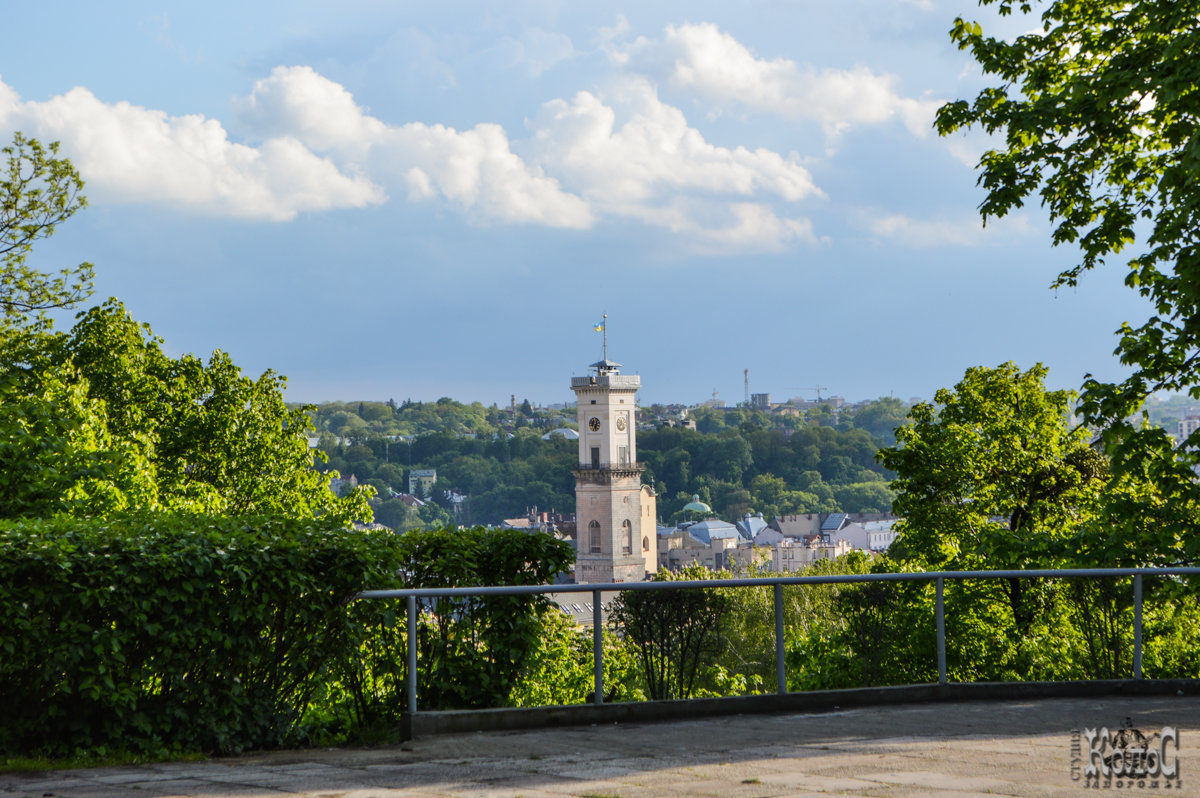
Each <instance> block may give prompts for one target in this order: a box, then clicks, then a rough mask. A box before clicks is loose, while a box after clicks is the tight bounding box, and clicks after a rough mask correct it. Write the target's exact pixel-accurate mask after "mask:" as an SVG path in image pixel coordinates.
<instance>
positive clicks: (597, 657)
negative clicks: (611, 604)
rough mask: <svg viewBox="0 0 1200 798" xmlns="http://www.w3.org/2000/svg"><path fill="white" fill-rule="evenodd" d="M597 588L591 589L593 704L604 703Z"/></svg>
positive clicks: (601, 644)
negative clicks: (594, 690) (594, 691)
mask: <svg viewBox="0 0 1200 798" xmlns="http://www.w3.org/2000/svg"><path fill="white" fill-rule="evenodd" d="M601 606H602V604H601V597H600V591H599V590H593V591H592V672H593V674H594V676H595V682H596V683H595V689H596V693H595V697H594V698H593V699H592V703H594V704H603V703H604V616H603V614H602V613H601Z"/></svg>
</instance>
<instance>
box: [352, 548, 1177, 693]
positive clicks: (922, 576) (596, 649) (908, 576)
mask: <svg viewBox="0 0 1200 798" xmlns="http://www.w3.org/2000/svg"><path fill="white" fill-rule="evenodd" d="M1128 576H1132V577H1133V678H1134V679H1141V678H1142V579H1143V577H1147V576H1151V577H1158V576H1200V568H1196V567H1179V568H1075V569H1070V568H1050V569H1039V570H1027V571H930V572H921V573H887V574H837V575H833V574H830V575H821V576H777V577H749V578H745V579H701V580H693V581H666V582H613V583H603V584H585V585H574V584H572V585H511V586H504V587H442V588H406V589H402V590H364V591H362V592H361V593H359V594H358V595H357V596H356V597H355V598H357V599H389V598H403V599H406V600H407V616H408V617H407V633H406V645H407V654H408V669H407V671H408V672H407V691H408V711H409V713H411V714H416V713H417V614H418V607H417V599H421V598H442V597H469V596H526V595H535V594H543V593H591V594H592V661H593V674H594V676H593V678H594V681H595V690H594V693H593V696H594V698H593V701H594V702H595V703H597V704H600V703H603V701H604V646H603V632H604V623H603V602H602V595H603V594H604V593H613V592H625V591H631V590H683V589H687V588H702V589H703V588H721V587H734V588H744V587H771V588H773V591H774V614H775V679H776V690H777V691H778V693H779V694H780V695H784V694H786V693H787V692H788V689H787V673H786V668H785V665H784V653H785V651H784V623H783V588H784V587H786V586H791V585H830V584H855V583H862V582H934V583H935V605H934V606H935V619H936V625H937V667H938V683H939V684H946V683H947V679H946V616H945V602H944V589H945V583H946V581H947V580H958V581H961V580H970V579H978V580H987V579H1043V578H1063V577H1087V578H1096V577H1128Z"/></svg>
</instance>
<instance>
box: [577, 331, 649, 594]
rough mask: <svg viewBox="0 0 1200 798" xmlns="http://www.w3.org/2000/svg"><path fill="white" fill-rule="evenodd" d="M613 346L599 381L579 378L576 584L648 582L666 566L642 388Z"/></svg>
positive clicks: (598, 368) (594, 376)
mask: <svg viewBox="0 0 1200 798" xmlns="http://www.w3.org/2000/svg"><path fill="white" fill-rule="evenodd" d="M605 337H606V339H607V330H605ZM605 344H606V345H605V351H604V359H603V360H601V361H600V362H598V363H593V364H592V365H591V366H590V367H589V368H590V369H591V372H592V373H590V374H589V375H588V376H586V377H572V378H571V390H572V391H574V392H575V397H576V402H577V406H578V421H579V465H578V466H577V467H576V468H575V469H574V473H575V529H576V533H575V581H576V582H579V583H584V582H640V581H641V580H643V579H644V578H645V576H646V573H647V572H651V573H652V572H654V571H655V570H656V568H657V559H658V528H657V524H658V518H657V515H658V512H657V510H658V508H657V504H658V502H657V500H656V497H655V495H654V491H653V490H651V489H650V488H649V487H646V486H643V485H642V465H641V463H639V462H638V459H637V433H636V431H635V428H636V426H637V418H636V405H635V404H634V402H635V397H636V395H637V391H638V389H639V388H640V387H641V384H642V382H641V378H640V377H638V376H637V375H632V376H630V375H624V374H621V371H620V368H621V364H620V363H613V362H612V361H610V360H609V359H608V346H607V340H606V342H605Z"/></svg>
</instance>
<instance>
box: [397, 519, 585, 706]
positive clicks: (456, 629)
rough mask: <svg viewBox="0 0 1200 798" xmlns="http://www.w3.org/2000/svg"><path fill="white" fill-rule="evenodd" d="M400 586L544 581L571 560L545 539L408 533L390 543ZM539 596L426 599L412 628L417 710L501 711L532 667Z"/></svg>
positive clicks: (470, 532)
mask: <svg viewBox="0 0 1200 798" xmlns="http://www.w3.org/2000/svg"><path fill="white" fill-rule="evenodd" d="M397 546H398V549H399V553H400V558H401V563H402V565H401V568H400V571H399V575H400V578H401V580H402V582H403V584H404V585H405V586H406V587H480V586H491V585H541V584H547V583H552V582H553V581H554V579H555V578H556V577H557V576H558V575H559V574H562V573H564V572H565V571H566V570H567V568H568V567H569V566H570V563H571V561H572V560H573V559H574V551H573V550H572V548H571V547H570V545H569V544H567V543H565V542H563V541H561V540H558V539H557V538H555V537H553V536H552V535H547V534H542V533H532V534H531V533H528V532H525V531H521V530H512V529H507V530H506V529H485V528H483V527H474V528H471V529H460V530H450V529H442V530H425V531H413V532H409V533H406V534H405V535H402V536H401V537H400V538H399V539H398V544H397ZM554 611H556V610H552V608H551V607H550V604H549V602H548V601H547V599H546V598H545V596H538V595H535V596H488V597H478V596H472V597H466V598H457V597H446V598H435V599H431V600H429V602H428V604H427V605H426V607H425V611H424V612H422V622H421V627H420V630H419V638H418V640H419V643H418V645H419V661H420V663H421V672H420V673H419V674H418V694H419V696H420V700H421V702H422V706H424V707H438V708H466V707H494V706H505V705H508V704H510V703H512V702H513V700H514V698H513V692H514V690H515V689H516V688H517V686H518V684H519V683H520V682H521V681H522V677H523V676H524V675H525V674H526V673H528V672H529V671H530V670H531V669H534V668H535V667H536V665H537V662H538V654H537V652H538V647H539V643H540V641H541V640H542V637H543V633H544V631H545V628H546V627H545V616H546V614H547V613H550V612H554Z"/></svg>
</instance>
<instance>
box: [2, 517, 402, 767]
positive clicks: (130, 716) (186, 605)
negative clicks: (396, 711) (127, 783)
mask: <svg viewBox="0 0 1200 798" xmlns="http://www.w3.org/2000/svg"><path fill="white" fill-rule="evenodd" d="M396 543H397V538H396V537H395V536H394V535H392V534H390V533H376V532H357V531H351V530H346V529H343V528H341V527H339V526H337V525H334V524H330V523H323V522H320V521H299V520H289V519H281V518H238V519H226V518H196V517H194V516H191V517H164V516H153V517H149V516H148V517H132V518H126V519H116V520H114V519H107V520H103V521H80V520H77V519H62V520H46V521H22V522H6V523H0V607H2V610H0V613H2V614H0V619H2V620H0V707H3V713H4V715H3V720H2V721H0V749H2V750H3V751H5V752H11V753H27V752H37V753H50V754H68V753H71V752H73V751H77V750H97V749H104V748H105V747H111V748H120V749H123V750H140V751H162V750H165V749H176V750H204V751H220V752H229V751H237V750H241V749H244V748H250V747H255V748H257V747H270V746H276V745H280V744H283V743H286V742H289V741H295V739H296V734H297V725H298V723H299V721H300V719H301V716H302V715H303V713H304V712H305V710H306V708H307V707H308V704H309V700H310V698H311V696H312V695H313V693H314V691H316V690H319V689H321V688H322V685H323V680H324V679H325V678H326V674H327V670H328V669H329V667H330V666H331V665H332V664H334V663H344V662H346V661H349V660H351V659H352V657H353V655H354V654H355V652H357V651H358V650H359V648H360V646H361V645H362V642H363V641H362V639H361V638H362V635H363V632H362V631H361V628H360V627H359V626H358V625H357V624H351V623H350V621H349V619H348V613H347V612H346V604H347V601H348V599H349V598H350V597H351V596H352V595H353V594H354V593H356V592H357V591H359V590H361V589H362V588H363V587H364V586H370V587H391V586H398V580H397V577H396V576H395V574H396V572H397V569H398V567H399V562H398V559H397V551H398V549H397V545H396Z"/></svg>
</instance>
